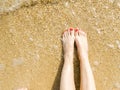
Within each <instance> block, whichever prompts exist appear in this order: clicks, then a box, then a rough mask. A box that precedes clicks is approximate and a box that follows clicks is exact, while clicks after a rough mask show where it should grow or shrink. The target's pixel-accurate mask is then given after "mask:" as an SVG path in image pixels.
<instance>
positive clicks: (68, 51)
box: [60, 29, 75, 90]
mask: <svg viewBox="0 0 120 90" xmlns="http://www.w3.org/2000/svg"><path fill="white" fill-rule="evenodd" d="M63 49H64V65H63V69H62V75H61V82H60V90H75V83H74V70H73V52H74V31H73V30H72V29H69V30H67V31H65V32H64V34H63Z"/></svg>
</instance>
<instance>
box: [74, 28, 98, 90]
mask: <svg viewBox="0 0 120 90" xmlns="http://www.w3.org/2000/svg"><path fill="white" fill-rule="evenodd" d="M75 42H76V45H77V50H78V57H79V59H80V70H81V85H80V90H96V87H95V82H94V77H93V73H92V70H91V67H90V64H89V59H88V43H87V35H86V33H84V32H83V31H81V30H78V29H76V31H75Z"/></svg>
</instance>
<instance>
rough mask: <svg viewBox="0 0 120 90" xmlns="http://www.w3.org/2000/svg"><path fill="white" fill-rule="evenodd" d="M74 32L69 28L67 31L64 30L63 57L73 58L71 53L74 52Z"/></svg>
mask: <svg viewBox="0 0 120 90" xmlns="http://www.w3.org/2000/svg"><path fill="white" fill-rule="evenodd" d="M74 39H75V37H74V30H73V29H72V28H71V29H69V30H66V31H65V32H64V33H63V39H62V41H63V50H64V55H65V56H66V55H67V56H71V55H72V56H73V51H74Z"/></svg>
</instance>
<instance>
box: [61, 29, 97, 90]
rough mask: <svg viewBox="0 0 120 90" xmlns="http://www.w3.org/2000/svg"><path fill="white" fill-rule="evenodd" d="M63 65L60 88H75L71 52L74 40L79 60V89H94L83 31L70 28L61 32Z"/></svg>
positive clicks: (70, 89) (68, 89) (74, 89)
mask: <svg viewBox="0 0 120 90" xmlns="http://www.w3.org/2000/svg"><path fill="white" fill-rule="evenodd" d="M62 41H63V50H64V65H63V69H62V74H61V82H60V90H76V88H75V82H74V72H73V71H74V68H73V53H74V42H75V43H76V46H77V52H78V57H79V60H80V70H81V75H80V76H81V77H80V79H81V84H80V90H96V86H95V82H94V77H93V73H92V70H91V67H90V64H89V58H88V42H87V35H86V33H85V32H83V31H82V30H79V29H75V30H74V29H73V28H70V29H68V30H66V31H65V32H64V33H63V39H62Z"/></svg>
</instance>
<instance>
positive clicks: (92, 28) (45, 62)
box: [0, 0, 120, 90]
mask: <svg viewBox="0 0 120 90" xmlns="http://www.w3.org/2000/svg"><path fill="white" fill-rule="evenodd" d="M43 1H44V2H42V0H3V1H2V0H1V1H0V14H1V15H0V90H19V89H20V88H25V89H28V90H59V82H60V74H61V69H62V65H63V52H62V44H61V34H62V32H63V31H64V30H65V29H67V28H68V27H79V28H81V29H82V30H84V31H85V32H87V34H88V42H89V58H90V64H91V66H92V70H93V72H94V76H95V81H96V86H97V90H120V77H119V75H120V25H119V23H120V1H119V0H97V1H96V0H85V1H80V0H75V1H74V0H65V1H57V0H43ZM7 2H9V3H7ZM3 3H4V4H3ZM16 3H17V4H16ZM74 59H75V63H74V66H75V82H76V87H77V90H79V64H78V63H79V62H78V59H77V57H76V48H75V55H74Z"/></svg>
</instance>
